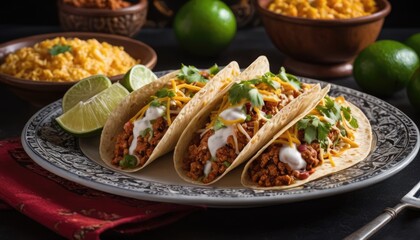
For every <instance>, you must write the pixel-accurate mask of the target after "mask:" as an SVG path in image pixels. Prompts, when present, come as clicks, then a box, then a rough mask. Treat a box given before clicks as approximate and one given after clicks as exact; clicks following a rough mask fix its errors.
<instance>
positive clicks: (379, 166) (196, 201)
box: [22, 72, 420, 207]
mask: <svg viewBox="0 0 420 240" xmlns="http://www.w3.org/2000/svg"><path fill="white" fill-rule="evenodd" d="M158 74H163V73H162V72H160V73H158ZM301 79H302V81H305V82H318V81H316V80H312V79H305V78H301ZM319 83H321V84H325V83H323V82H319ZM329 94H330V95H331V96H338V95H344V97H345V98H346V99H347V100H349V101H351V102H352V103H354V104H355V105H356V106H358V107H359V108H360V109H362V110H363V112H364V113H365V114H366V116H367V117H368V119H369V120H370V123H371V125H372V129H373V136H374V142H373V149H372V152H371V154H370V155H369V156H368V157H367V158H366V159H365V160H364V161H362V162H360V163H359V164H357V165H355V166H353V167H351V168H348V169H346V170H343V171H341V172H338V173H336V174H333V175H331V176H326V177H324V178H321V179H319V180H316V181H313V182H310V183H308V184H306V185H305V186H303V187H302V188H298V189H290V190H285V191H255V190H251V189H247V188H244V187H242V186H241V184H240V179H239V178H240V173H241V167H243V165H241V166H239V168H237V169H235V170H234V171H232V172H231V173H229V174H228V175H227V176H226V177H225V178H223V179H222V180H221V181H219V182H217V183H216V184H215V185H212V186H195V185H192V184H189V183H186V182H184V181H183V180H182V179H180V178H179V177H178V176H177V174H176V172H175V170H174V168H173V163H172V155H171V154H168V155H166V156H164V157H162V158H161V159H159V160H157V161H155V162H154V163H152V164H151V165H149V166H148V167H147V168H145V169H144V170H142V171H140V172H137V173H134V174H123V173H120V172H115V171H113V170H111V169H109V168H107V167H105V166H104V165H103V163H101V160H100V158H99V154H98V142H99V137H94V138H87V139H80V140H79V139H78V138H75V137H73V136H71V135H69V134H67V133H65V132H63V131H62V130H61V129H60V127H59V126H58V125H57V124H56V122H55V121H54V119H55V118H56V117H58V116H59V115H60V114H61V111H62V109H61V100H58V101H56V102H54V103H52V104H50V105H48V106H46V107H44V108H43V109H41V110H40V111H39V112H37V113H36V114H35V115H34V116H33V117H32V118H31V119H30V120H29V121H28V123H27V124H26V125H25V128H24V129H23V132H22V144H23V147H24V149H25V151H26V152H27V153H28V155H29V156H30V157H31V158H32V159H33V160H34V161H35V162H37V163H38V164H39V165H41V166H42V167H44V168H45V169H47V170H48V171H50V172H53V173H55V174H56V175H58V176H61V177H63V178H66V179H68V180H71V181H74V182H77V183H79V184H82V185H85V186H88V187H91V188H94V189H97V190H102V191H104V192H108V193H113V194H117V195H122V196H127V197H132V198H137V199H143V200H151V201H161V202H172V203H179V204H190V205H207V206H209V207H254V206H264V205H273V204H281V203H288V202H295V201H303V200H308V199H314V198H319V197H326V196H331V195H335V194H339V193H344V192H348V191H353V190H355V189H359V188H363V187H366V186H369V185H372V184H374V183H377V182H379V181H382V180H384V179H386V178H389V177H391V176H392V175H394V174H395V173H397V172H399V171H400V170H402V169H403V168H404V167H406V166H407V165H408V164H409V163H410V162H411V161H412V160H413V159H414V157H415V156H416V154H417V152H418V150H419V146H420V142H419V131H418V128H417V126H416V125H415V123H414V122H413V121H412V120H411V119H410V118H408V117H407V116H406V115H405V114H404V113H403V112H401V111H400V110H399V109H397V108H395V107H393V106H391V105H390V104H388V103H386V102H384V101H382V100H380V99H378V98H375V97H373V96H370V95H367V94H365V93H362V92H359V91H356V90H353V89H350V88H346V87H342V86H338V85H334V84H331V91H330V93H329Z"/></svg>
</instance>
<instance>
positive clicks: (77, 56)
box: [0, 32, 157, 107]
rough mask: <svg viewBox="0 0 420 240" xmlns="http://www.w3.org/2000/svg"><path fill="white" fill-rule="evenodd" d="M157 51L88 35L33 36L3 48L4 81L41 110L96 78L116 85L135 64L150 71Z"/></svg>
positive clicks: (0, 49) (0, 55)
mask: <svg viewBox="0 0 420 240" xmlns="http://www.w3.org/2000/svg"><path fill="white" fill-rule="evenodd" d="M156 62H157V55H156V52H155V51H154V50H153V49H152V48H151V47H150V46H148V45H146V44H145V43H143V42H140V41H137V40H134V39H132V38H128V37H124V36H118V35H112V34H104V33H87V32H60V33H50V34H42V35H36V36H30V37H25V38H20V39H16V40H12V41H9V42H6V43H3V44H0V83H2V84H4V85H6V86H7V87H8V88H9V89H10V91H12V92H13V93H15V94H16V95H17V96H18V97H20V98H21V99H23V100H25V101H28V102H29V103H31V104H32V105H34V106H36V107H41V106H45V105H46V104H48V103H51V102H53V101H55V100H57V99H59V98H61V97H63V95H64V93H65V92H66V91H67V89H69V88H70V87H71V86H72V85H73V84H74V83H76V82H77V81H79V80H81V79H83V78H86V77H89V76H92V75H96V74H103V75H106V76H108V77H109V78H110V79H111V81H113V82H115V81H118V80H119V79H121V78H122V76H123V75H124V74H125V73H126V72H127V71H128V70H129V69H130V68H131V67H132V66H134V65H136V64H143V65H145V66H147V67H148V68H150V69H153V67H154V66H155V65H156Z"/></svg>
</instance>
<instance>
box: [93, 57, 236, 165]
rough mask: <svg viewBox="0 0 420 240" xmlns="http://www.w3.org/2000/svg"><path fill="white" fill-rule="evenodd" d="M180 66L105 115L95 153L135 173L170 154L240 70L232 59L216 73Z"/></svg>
mask: <svg viewBox="0 0 420 240" xmlns="http://www.w3.org/2000/svg"><path fill="white" fill-rule="evenodd" d="M217 69H218V68H217V65H215V66H214V67H212V68H210V69H209V70H206V71H203V70H198V69H197V68H195V67H193V66H184V65H182V68H181V69H180V70H177V71H173V72H171V73H168V74H166V75H164V76H162V77H160V78H159V79H157V80H155V81H153V82H151V83H150V84H148V85H145V86H144V87H142V88H140V89H138V90H136V91H134V92H132V93H131V94H130V95H129V96H128V97H126V98H125V99H124V100H123V101H122V102H121V103H120V104H119V105H118V107H117V108H116V109H115V110H114V111H113V112H112V114H111V115H110V116H109V118H108V119H107V121H106V123H105V126H104V128H103V131H102V134H101V139H100V147H99V152H100V156H101V158H102V160H103V161H104V162H105V163H106V164H107V165H108V166H111V167H113V168H116V169H120V170H122V171H126V172H134V171H138V170H140V169H142V168H144V167H146V166H147V165H148V164H150V163H151V162H153V161H154V160H156V159H157V158H158V157H160V156H162V155H164V154H166V153H168V152H170V151H172V150H173V148H174V147H175V144H176V142H177V140H178V137H179V136H180V135H181V133H182V130H183V129H184V128H185V127H186V126H187V124H188V122H189V120H190V119H191V118H192V117H193V116H194V114H195V113H197V112H199V110H200V109H201V108H202V107H203V106H205V105H206V104H207V102H209V101H210V100H211V99H212V98H213V96H214V95H216V94H217V93H218V91H219V90H220V89H221V88H223V87H224V86H226V85H227V84H229V82H231V81H233V80H234V78H235V76H237V75H238V74H239V73H240V69H239V65H238V63H237V62H235V61H232V62H231V63H229V64H228V65H227V66H225V67H224V68H223V69H222V70H220V71H219V72H217V73H216V71H215V70H217Z"/></svg>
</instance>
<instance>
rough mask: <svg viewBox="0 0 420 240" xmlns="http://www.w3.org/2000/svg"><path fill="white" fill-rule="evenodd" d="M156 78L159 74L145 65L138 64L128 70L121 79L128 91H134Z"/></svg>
mask: <svg viewBox="0 0 420 240" xmlns="http://www.w3.org/2000/svg"><path fill="white" fill-rule="evenodd" d="M156 79H157V76H156V75H155V74H154V73H153V72H152V70H150V69H149V68H148V67H146V66H144V65H141V64H137V65H134V66H133V67H132V68H131V69H130V70H128V72H127V73H126V74H125V75H124V77H123V79H122V80H121V84H122V85H123V86H124V87H125V88H127V90H128V91H130V92H132V91H135V90H137V89H139V88H141V87H143V86H144V85H146V84H148V83H150V82H152V81H153V80H156Z"/></svg>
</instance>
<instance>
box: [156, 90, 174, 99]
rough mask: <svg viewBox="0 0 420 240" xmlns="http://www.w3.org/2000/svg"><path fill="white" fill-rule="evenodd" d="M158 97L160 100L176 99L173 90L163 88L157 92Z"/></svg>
mask: <svg viewBox="0 0 420 240" xmlns="http://www.w3.org/2000/svg"><path fill="white" fill-rule="evenodd" d="M155 95H156V97H158V98H164V97H175V93H174V91H172V90H170V89H168V88H162V89H159V90H158V91H157V92H156V94H155Z"/></svg>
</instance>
